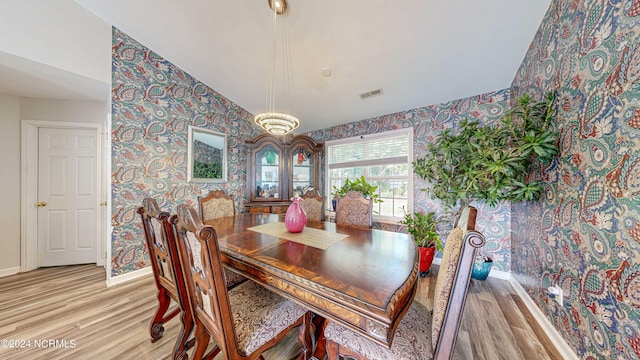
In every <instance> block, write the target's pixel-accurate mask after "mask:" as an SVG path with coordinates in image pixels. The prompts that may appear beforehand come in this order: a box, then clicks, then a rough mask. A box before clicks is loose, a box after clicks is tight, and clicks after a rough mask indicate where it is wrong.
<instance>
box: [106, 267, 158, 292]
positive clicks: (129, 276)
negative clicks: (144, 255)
mask: <svg viewBox="0 0 640 360" xmlns="http://www.w3.org/2000/svg"><path fill="white" fill-rule="evenodd" d="M152 272H153V271H152V269H151V266H147V267H145V268H142V269H140V270H135V271H132V272H128V273H126V274H122V275H118V276H114V277H109V278H107V287H109V286H113V285H117V284H122V283H124V282H127V281H130V280H133V279H137V278H139V277H142V276H146V275H149V274H151V273H152Z"/></svg>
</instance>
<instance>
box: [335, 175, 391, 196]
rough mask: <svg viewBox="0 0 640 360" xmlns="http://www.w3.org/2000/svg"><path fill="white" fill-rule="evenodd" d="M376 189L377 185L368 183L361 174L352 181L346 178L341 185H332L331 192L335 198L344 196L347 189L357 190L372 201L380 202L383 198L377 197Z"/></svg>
mask: <svg viewBox="0 0 640 360" xmlns="http://www.w3.org/2000/svg"><path fill="white" fill-rule="evenodd" d="M376 190H378V187H377V186H374V185H371V184H369V183H368V182H367V180H366V179H365V178H364V175H362V176H360V177H359V178H356V179H355V180H354V181H351V180H349V179H346V180H345V181H344V185H342V186H341V187H337V186H334V187H333V189H332V191H331V194H332V195H333V197H334V199H337V198H341V197H343V196H345V195H346V194H347V193H348V192H349V191H359V192H361V193H362V195H364V197H366V198H371V199H373V202H374V203H381V202H382V201H383V200H381V199H380V198H379V195H378V192H377V191H376Z"/></svg>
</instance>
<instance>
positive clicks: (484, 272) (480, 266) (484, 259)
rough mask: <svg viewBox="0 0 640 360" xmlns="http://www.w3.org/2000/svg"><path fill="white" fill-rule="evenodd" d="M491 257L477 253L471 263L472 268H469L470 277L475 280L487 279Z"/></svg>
mask: <svg viewBox="0 0 640 360" xmlns="http://www.w3.org/2000/svg"><path fill="white" fill-rule="evenodd" d="M492 264H493V259H491V257H489V256H486V255H483V254H478V255H476V259H475V261H474V263H473V270H471V277H472V278H473V279H476V280H487V277H488V276H489V272H491V265H492Z"/></svg>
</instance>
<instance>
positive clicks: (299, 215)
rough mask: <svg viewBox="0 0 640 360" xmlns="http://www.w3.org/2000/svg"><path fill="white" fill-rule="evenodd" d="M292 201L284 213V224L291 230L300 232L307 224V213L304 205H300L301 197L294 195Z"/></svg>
mask: <svg viewBox="0 0 640 360" xmlns="http://www.w3.org/2000/svg"><path fill="white" fill-rule="evenodd" d="M291 201H292V203H291V205H289V208H288V209H287V213H286V214H285V215H284V225H285V226H286V227H287V230H288V231H289V232H291V233H299V232H301V231H302V230H303V229H304V227H305V225H307V214H306V213H305V212H304V209H303V208H302V205H300V202H302V199H301V198H299V197H294V198H293V199H291Z"/></svg>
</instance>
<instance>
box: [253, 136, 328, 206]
mask: <svg viewBox="0 0 640 360" xmlns="http://www.w3.org/2000/svg"><path fill="white" fill-rule="evenodd" d="M247 147H248V150H249V158H248V160H247V164H248V165H247V166H248V168H247V201H248V202H247V203H246V204H245V212H251V213H255V212H266V213H277V214H283V213H285V212H286V211H287V207H288V206H289V205H290V204H291V198H292V197H293V195H294V193H295V192H297V193H298V194H299V195H302V194H304V193H305V192H306V191H307V190H308V189H310V188H313V189H316V190H319V189H322V187H321V184H320V166H321V164H322V160H323V151H324V143H316V142H315V141H314V140H313V139H312V138H310V137H308V136H306V135H298V136H293V137H292V136H288V137H287V136H285V137H282V138H280V137H276V136H273V135H268V134H263V135H260V136H258V137H256V138H254V139H253V140H249V141H247Z"/></svg>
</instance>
